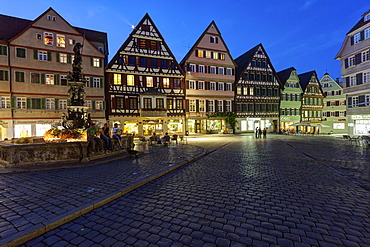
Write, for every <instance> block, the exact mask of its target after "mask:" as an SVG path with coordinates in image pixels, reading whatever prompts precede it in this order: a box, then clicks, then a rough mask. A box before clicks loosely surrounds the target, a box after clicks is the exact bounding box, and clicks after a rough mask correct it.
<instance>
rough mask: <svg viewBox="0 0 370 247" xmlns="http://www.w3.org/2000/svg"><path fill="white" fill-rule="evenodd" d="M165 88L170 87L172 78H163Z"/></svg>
mask: <svg viewBox="0 0 370 247" xmlns="http://www.w3.org/2000/svg"><path fill="white" fill-rule="evenodd" d="M163 87H166V88H169V87H170V78H163Z"/></svg>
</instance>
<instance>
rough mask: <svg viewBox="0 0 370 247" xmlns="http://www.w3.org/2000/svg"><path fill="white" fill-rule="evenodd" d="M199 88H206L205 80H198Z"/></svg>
mask: <svg viewBox="0 0 370 247" xmlns="http://www.w3.org/2000/svg"><path fill="white" fill-rule="evenodd" d="M198 89H199V90H204V81H198Z"/></svg>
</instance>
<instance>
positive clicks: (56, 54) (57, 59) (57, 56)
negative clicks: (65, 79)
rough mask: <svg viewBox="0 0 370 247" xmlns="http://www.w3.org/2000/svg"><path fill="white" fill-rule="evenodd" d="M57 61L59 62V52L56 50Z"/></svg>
mask: <svg viewBox="0 0 370 247" xmlns="http://www.w3.org/2000/svg"><path fill="white" fill-rule="evenodd" d="M56 55H57V63H59V62H60V53H59V52H57V54H56Z"/></svg>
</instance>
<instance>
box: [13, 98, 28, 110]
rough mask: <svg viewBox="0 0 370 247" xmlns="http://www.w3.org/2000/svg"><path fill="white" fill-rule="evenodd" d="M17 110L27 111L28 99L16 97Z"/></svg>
mask: <svg viewBox="0 0 370 247" xmlns="http://www.w3.org/2000/svg"><path fill="white" fill-rule="evenodd" d="M16 104H17V105H16V108H17V109H27V98H26V97H16Z"/></svg>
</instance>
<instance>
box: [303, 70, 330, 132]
mask: <svg viewBox="0 0 370 247" xmlns="http://www.w3.org/2000/svg"><path fill="white" fill-rule="evenodd" d="M298 77H299V83H300V84H301V88H302V90H303V95H302V106H301V122H302V123H304V124H303V125H302V126H299V130H300V131H301V132H304V133H312V134H314V133H318V132H319V131H320V126H319V125H318V124H321V121H322V109H323V107H324V97H325V96H324V92H323V90H322V88H321V84H320V82H319V79H318V78H317V74H316V71H314V70H313V71H309V72H306V73H303V74H300V75H298Z"/></svg>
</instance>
